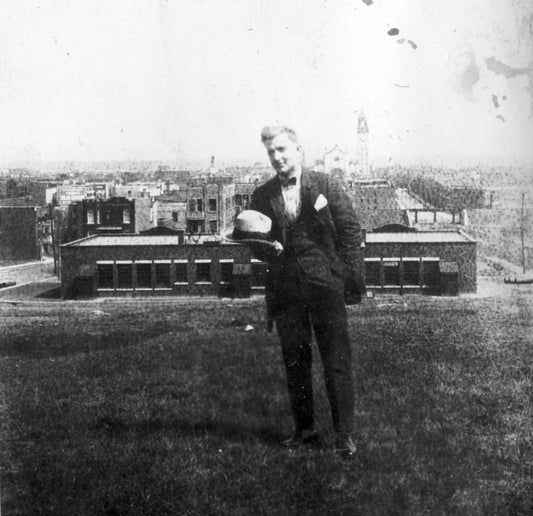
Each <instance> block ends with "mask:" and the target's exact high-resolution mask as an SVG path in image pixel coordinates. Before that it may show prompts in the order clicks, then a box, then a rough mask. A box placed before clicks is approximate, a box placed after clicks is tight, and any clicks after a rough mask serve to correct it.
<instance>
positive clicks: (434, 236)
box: [366, 231, 475, 244]
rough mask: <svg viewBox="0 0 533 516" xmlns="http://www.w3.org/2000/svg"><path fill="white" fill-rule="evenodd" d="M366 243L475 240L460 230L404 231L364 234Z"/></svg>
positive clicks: (425, 242) (436, 242)
mask: <svg viewBox="0 0 533 516" xmlns="http://www.w3.org/2000/svg"><path fill="white" fill-rule="evenodd" d="M366 243H367V244H388V243H397V244H455V243H468V244H470V243H475V240H474V239H473V238H471V237H469V236H468V235H467V234H466V233H463V232H462V231H413V232H405V233H401V232H400V233H393V232H391V233H381V232H379V233H372V232H368V233H367V234H366Z"/></svg>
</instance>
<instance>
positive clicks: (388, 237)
mask: <svg viewBox="0 0 533 516" xmlns="http://www.w3.org/2000/svg"><path fill="white" fill-rule="evenodd" d="M204 242H220V243H223V244H231V245H234V243H232V242H227V241H225V240H224V239H223V238H222V237H220V236H219V237H214V236H211V235H204V236H200V237H193V238H191V239H189V238H187V236H186V237H185V242H184V243H185V245H187V244H189V245H190V244H203V243H204ZM178 243H179V240H178V235H128V234H122V235H91V236H89V237H86V238H82V239H80V240H75V241H74V242H68V243H66V244H63V245H64V246H66V247H106V246H139V245H155V246H164V245H178ZM366 243H367V244H386V243H396V244H433V243H475V240H474V239H472V238H470V237H469V236H468V235H467V234H466V233H463V232H462V231H415V232H408V233H401V232H400V233H394V232H390V233H372V232H368V233H367V234H366Z"/></svg>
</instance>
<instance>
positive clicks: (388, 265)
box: [383, 259, 400, 286]
mask: <svg viewBox="0 0 533 516" xmlns="http://www.w3.org/2000/svg"><path fill="white" fill-rule="evenodd" d="M383 284H384V285H386V286H397V285H398V286H399V285H400V260H396V259H393V260H387V259H385V260H383Z"/></svg>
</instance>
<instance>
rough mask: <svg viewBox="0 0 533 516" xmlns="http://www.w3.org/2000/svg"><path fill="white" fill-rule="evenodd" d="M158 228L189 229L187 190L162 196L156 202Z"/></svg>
mask: <svg viewBox="0 0 533 516" xmlns="http://www.w3.org/2000/svg"><path fill="white" fill-rule="evenodd" d="M154 210H155V218H156V221H157V226H159V227H168V228H171V229H176V230H178V229H179V230H183V231H185V230H186V229H187V189H185V190H178V191H174V192H172V193H169V194H165V195H161V196H159V197H157V198H156V199H155V201H154Z"/></svg>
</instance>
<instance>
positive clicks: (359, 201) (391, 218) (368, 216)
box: [348, 180, 409, 230]
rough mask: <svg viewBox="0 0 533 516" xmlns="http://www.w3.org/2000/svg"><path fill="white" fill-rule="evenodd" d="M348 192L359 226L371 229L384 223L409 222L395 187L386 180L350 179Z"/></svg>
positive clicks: (405, 223) (404, 223)
mask: <svg viewBox="0 0 533 516" xmlns="http://www.w3.org/2000/svg"><path fill="white" fill-rule="evenodd" d="M348 194H349V195H350V197H351V198H352V200H353V206H354V208H355V211H356V213H357V216H358V219H359V223H360V224H361V227H363V228H364V229H367V230H372V229H375V228H379V227H381V226H384V225H385V224H403V225H408V224H409V218H408V215H407V211H406V210H404V209H402V207H401V205H400V203H399V200H398V196H397V192H396V189H395V188H393V187H392V186H391V185H390V183H389V182H388V181H386V180H360V181H351V182H350V184H349V188H348Z"/></svg>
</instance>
